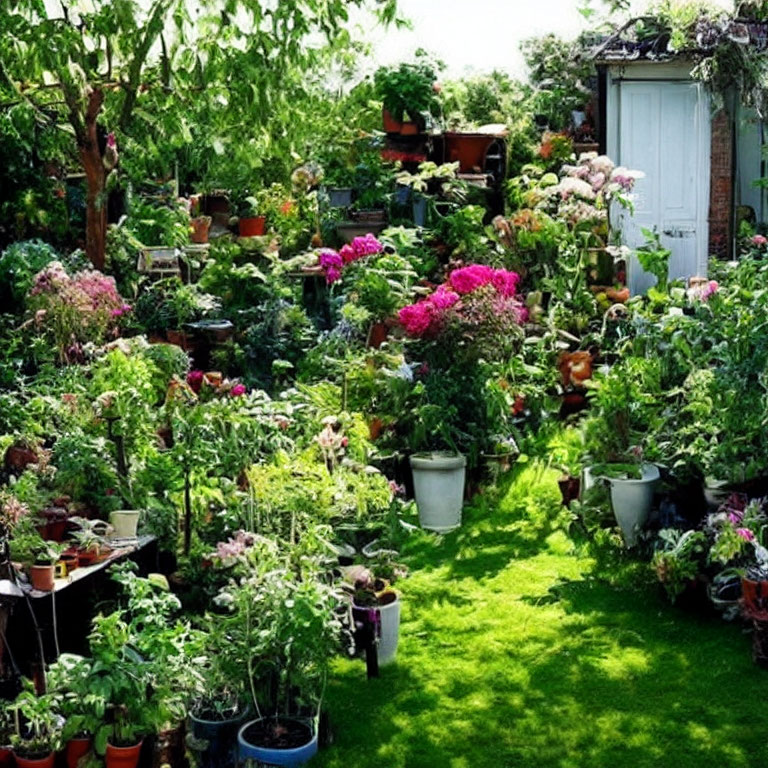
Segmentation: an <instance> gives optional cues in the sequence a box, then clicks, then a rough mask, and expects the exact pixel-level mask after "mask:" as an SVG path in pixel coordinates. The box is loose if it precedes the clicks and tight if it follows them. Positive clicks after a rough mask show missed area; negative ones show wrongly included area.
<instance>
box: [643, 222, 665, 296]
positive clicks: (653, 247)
mask: <svg viewBox="0 0 768 768" xmlns="http://www.w3.org/2000/svg"><path fill="white" fill-rule="evenodd" d="M642 232H643V237H644V238H645V244H644V245H643V246H641V247H640V248H638V249H637V259H638V261H639V262H640V266H641V267H642V268H643V269H644V270H645V271H646V272H650V273H651V274H652V275H653V276H654V277H655V278H656V288H658V289H659V290H661V291H663V290H664V289H665V288H666V286H667V280H668V279H669V257H670V256H671V255H672V251H670V250H669V249H668V248H663V247H662V245H661V236H660V235H659V233H658V232H656V231H655V230H654V231H651V230H650V229H643V230H642Z"/></svg>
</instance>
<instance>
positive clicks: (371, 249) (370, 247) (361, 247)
mask: <svg viewBox="0 0 768 768" xmlns="http://www.w3.org/2000/svg"><path fill="white" fill-rule="evenodd" d="M352 250H353V251H354V252H355V254H356V256H357V258H358V259H362V258H363V257H364V256H372V255H373V254H375V253H381V252H382V251H383V250H384V246H383V245H382V244H381V243H380V242H379V241H378V240H377V239H376V238H375V237H374V236H373V235H372V234H371V233H370V232H369V233H368V234H367V235H365V236H364V237H356V238H355V239H354V240H353V241H352Z"/></svg>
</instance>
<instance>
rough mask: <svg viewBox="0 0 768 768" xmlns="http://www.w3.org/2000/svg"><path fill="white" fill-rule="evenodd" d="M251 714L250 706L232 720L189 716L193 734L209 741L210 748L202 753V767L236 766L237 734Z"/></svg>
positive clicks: (225, 767) (231, 767) (220, 767)
mask: <svg viewBox="0 0 768 768" xmlns="http://www.w3.org/2000/svg"><path fill="white" fill-rule="evenodd" d="M249 714H250V708H249V707H248V708H246V709H245V711H243V712H241V713H240V714H239V715H238V716H237V717H234V718H232V719H231V720H201V719H200V718H197V717H195V716H194V715H190V716H189V720H190V724H191V730H192V734H193V735H194V736H195V738H197V739H204V740H205V741H207V742H208V748H207V749H206V750H205V751H204V752H202V753H201V755H200V765H201V767H202V768H235V766H236V765H237V734H238V731H239V729H240V726H241V725H242V722H243V720H245V718H246V717H248V715H249Z"/></svg>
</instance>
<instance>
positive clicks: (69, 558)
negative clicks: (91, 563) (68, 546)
mask: <svg viewBox="0 0 768 768" xmlns="http://www.w3.org/2000/svg"><path fill="white" fill-rule="evenodd" d="M61 562H62V563H64V567H65V568H66V569H67V573H72V571H76V570H77V567H78V565H80V559H79V558H78V556H77V555H76V554H74V553H70V552H65V553H64V554H63V555H62V556H61Z"/></svg>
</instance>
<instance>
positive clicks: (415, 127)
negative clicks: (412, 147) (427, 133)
mask: <svg viewBox="0 0 768 768" xmlns="http://www.w3.org/2000/svg"><path fill="white" fill-rule="evenodd" d="M420 133H421V126H420V125H419V124H418V123H415V122H412V121H407V122H404V123H403V124H402V125H401V126H400V135H401V136H418V135H419V134H420Z"/></svg>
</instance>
